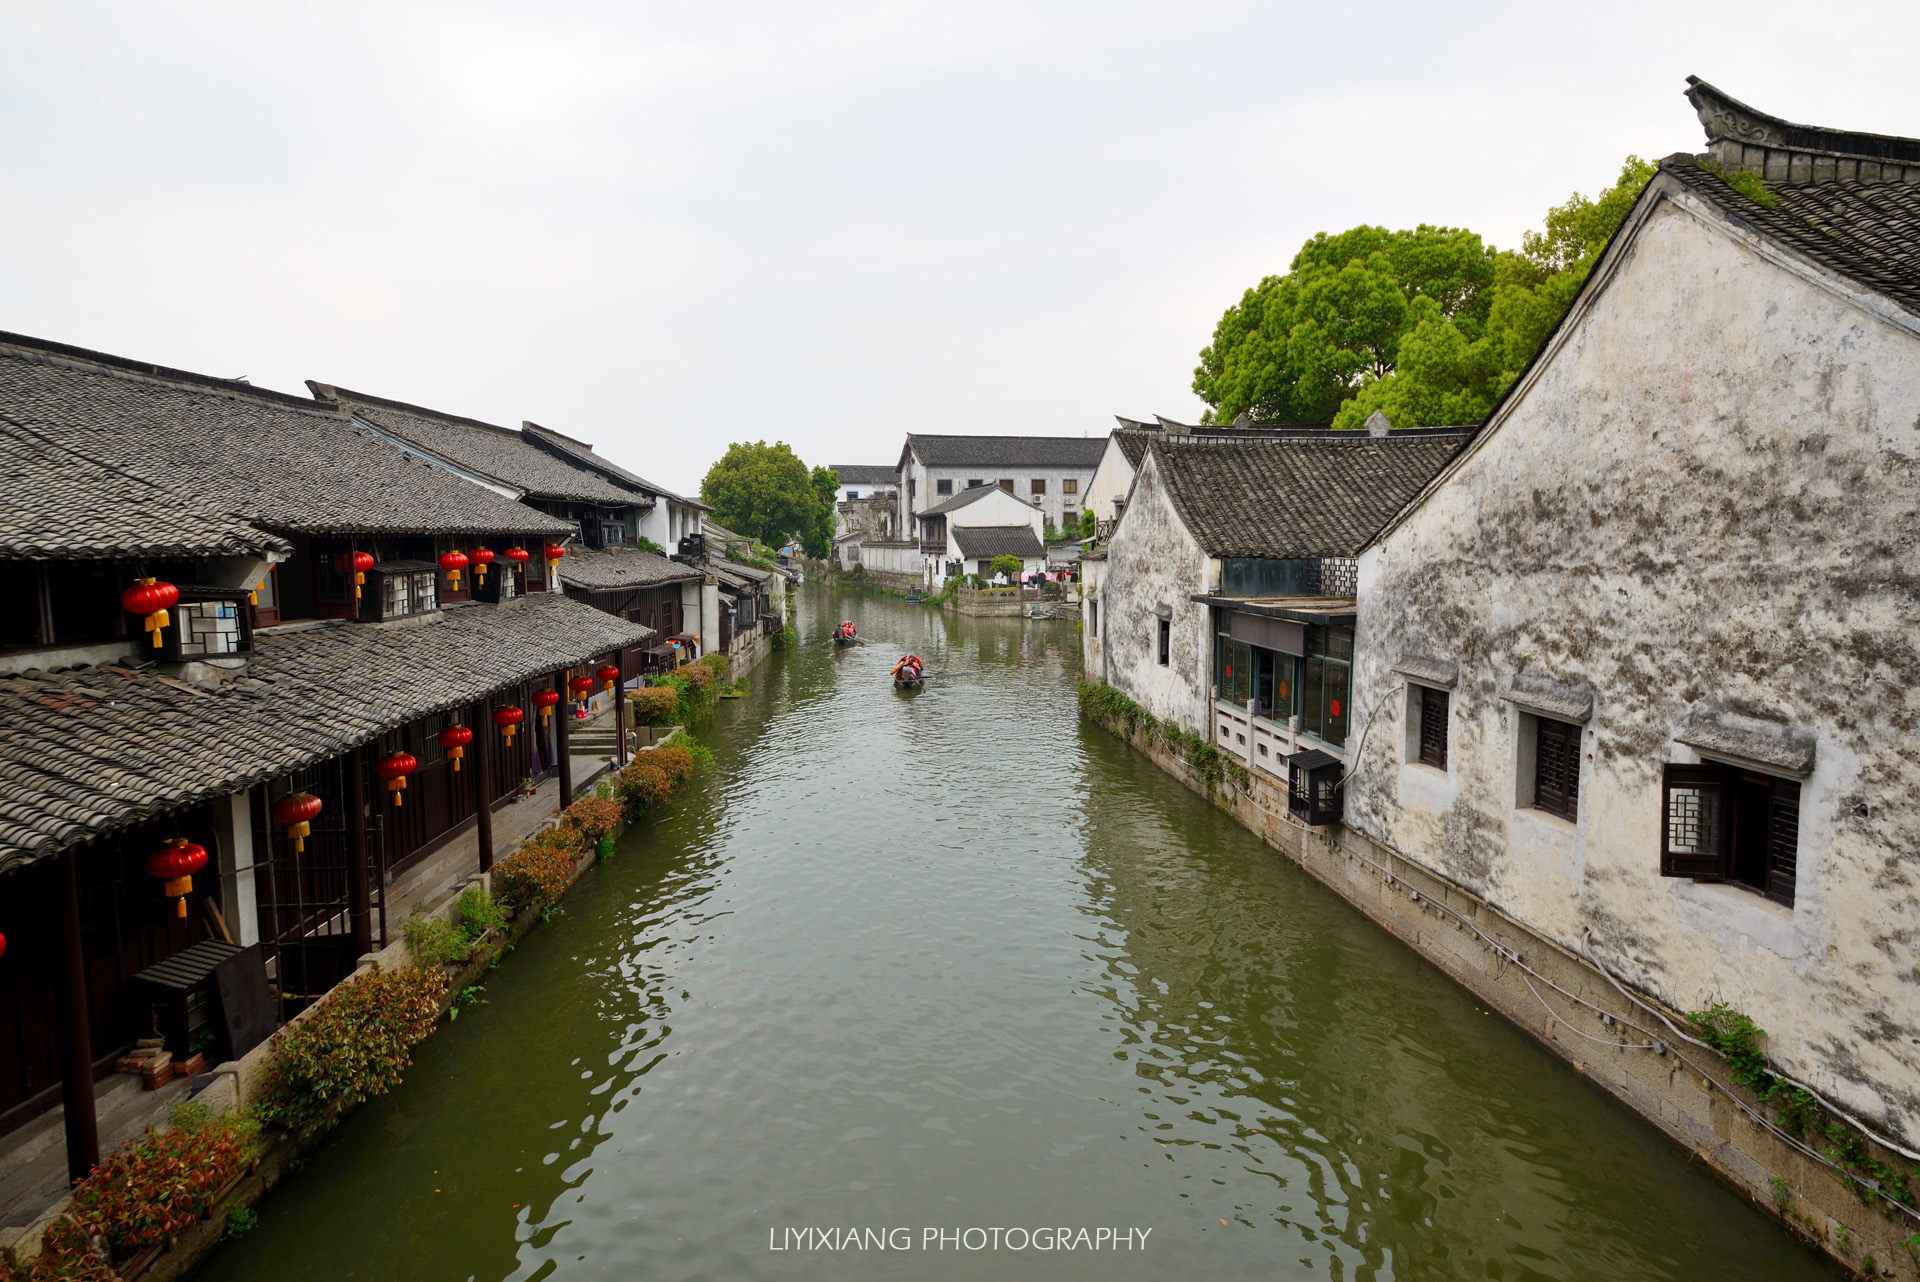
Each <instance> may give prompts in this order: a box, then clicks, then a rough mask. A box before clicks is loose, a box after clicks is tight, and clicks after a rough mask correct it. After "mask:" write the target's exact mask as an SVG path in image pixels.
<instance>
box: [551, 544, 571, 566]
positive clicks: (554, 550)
mask: <svg viewBox="0 0 1920 1282" xmlns="http://www.w3.org/2000/svg"><path fill="white" fill-rule="evenodd" d="M546 553H547V568H548V569H549V570H551V569H552V568H553V567H554V566H556V565H558V564H560V558H561V557H563V556H565V555H566V554H567V550H566V549H565V548H563V547H561V546H560V545H559V544H558V543H549V544H547V547H546Z"/></svg>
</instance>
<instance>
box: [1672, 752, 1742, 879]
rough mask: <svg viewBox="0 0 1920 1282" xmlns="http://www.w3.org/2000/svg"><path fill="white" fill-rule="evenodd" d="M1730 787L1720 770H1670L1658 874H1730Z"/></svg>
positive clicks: (1699, 768)
mask: <svg viewBox="0 0 1920 1282" xmlns="http://www.w3.org/2000/svg"><path fill="white" fill-rule="evenodd" d="M1726 798H1727V789H1726V782H1725V774H1724V772H1723V771H1722V770H1721V769H1720V767H1718V766H1675V765H1670V766H1668V767H1667V776H1666V786H1665V789H1664V796H1663V798H1662V805H1661V808H1660V875H1661V876H1662V877H1724V876H1726V875H1727V835H1728V834H1727V807H1726Z"/></svg>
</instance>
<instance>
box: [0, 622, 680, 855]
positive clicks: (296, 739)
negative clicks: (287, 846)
mask: <svg viewBox="0 0 1920 1282" xmlns="http://www.w3.org/2000/svg"><path fill="white" fill-rule="evenodd" d="M651 635H652V632H651V631H650V630H649V629H647V628H644V627H641V626H640V625H638V624H635V623H629V622H627V621H626V620H624V619H621V618H618V617H616V616H614V615H611V614H606V613H603V612H601V611H599V610H596V609H594V608H593V607H592V606H589V605H584V604H582V603H580V602H578V601H570V600H568V599H567V598H565V597H563V596H561V595H559V594H557V593H533V594H531V595H529V596H527V597H523V598H521V599H519V600H517V601H513V602H510V603H508V604H505V605H498V606H491V605H471V604H469V605H458V606H452V607H449V608H448V609H447V610H446V611H445V612H444V614H443V615H441V616H440V617H439V619H438V621H437V622H432V623H427V624H423V625H422V624H412V625H410V626H394V625H379V624H365V623H334V624H323V625H320V626H318V627H313V628H308V629H305V630H301V631H289V632H270V633H267V634H263V635H261V636H259V637H258V639H257V642H256V644H257V647H258V652H257V654H256V655H255V657H254V658H253V660H252V661H251V662H250V663H249V664H248V666H247V669H246V672H245V674H244V676H242V677H241V678H240V679H238V680H236V681H233V682H230V683H228V684H224V685H221V686H219V687H216V688H214V689H211V690H201V689H198V688H195V687H191V686H185V685H182V684H181V683H179V682H174V681H169V680H167V679H163V678H162V677H160V676H159V675H158V674H157V672H156V670H155V669H154V668H153V667H152V666H150V665H149V666H142V667H139V668H122V667H117V666H100V667H87V668H74V669H69V670H67V671H65V672H57V673H45V672H33V673H28V674H25V675H22V676H13V677H0V872H4V871H6V870H7V869H8V868H9V867H12V866H14V865H16V864H20V863H23V862H26V861H28V860H32V859H36V858H41V857H44V856H47V855H51V854H56V853H58V852H59V851H61V850H63V849H65V848H67V847H69V846H71V845H74V844H75V843H77V842H80V841H84V840H86V839H88V838H91V837H96V836H99V835H101V834H103V833H108V832H113V831H116V830H118V829H121V828H125V827H127V826H129V825H132V824H135V823H138V822H140V821H142V820H144V819H148V818H151V817H153V816H155V815H160V814H164V813H166V812H167V811H170V810H173V809H176V808H178V807H180V806H185V805H191V804H193V803H195V802H199V801H204V800H207V799H209V798H213V797H219V796H224V795H226V794H228V793H231V792H236V791H238V790H240V789H242V788H245V787H249V786H251V785H253V784H258V783H262V782H265V781H267V780H270V779H274V778H277V777H279V776H280V775H283V774H285V773H287V772H288V771H291V770H297V769H300V768H302V767H305V766H309V765H312V764H314V763H315V762H318V761H322V760H325V759H326V758H328V757H332V756H335V755H337V754H339V753H340V752H343V751H345V750H346V749H348V748H351V747H354V746H356V745H358V744H362V743H365V742H367V741H368V740H370V739H372V738H373V737H375V736H376V735H378V734H380V733H382V732H383V731H385V730H388V729H391V728H393V727H395V726H399V725H403V724H405V723H407V722H409V721H412V720H414V719H415V718H417V717H423V716H427V715H429V714H432V713H436V712H444V711H446V710H448V709H450V708H455V707H459V706H462V705H465V704H469V703H472V702H474V701H476V700H478V699H482V698H485V697H487V696H488V695H491V694H492V693H493V692H495V691H497V690H500V689H503V688H505V687H507V686H511V685H515V684H517V683H519V682H521V681H524V680H527V679H529V678H532V677H538V676H541V675H543V674H546V673H550V672H553V671H555V670H557V669H559V668H562V667H567V666H572V665H575V664H580V663H585V662H587V661H589V660H591V659H594V658H597V657H599V656H600V655H603V654H606V653H608V652H609V651H612V650H615V649H620V648H625V647H627V646H632V645H638V644H640V643H641V642H642V641H644V640H646V639H647V638H648V637H649V636H651ZM489 729H490V728H489Z"/></svg>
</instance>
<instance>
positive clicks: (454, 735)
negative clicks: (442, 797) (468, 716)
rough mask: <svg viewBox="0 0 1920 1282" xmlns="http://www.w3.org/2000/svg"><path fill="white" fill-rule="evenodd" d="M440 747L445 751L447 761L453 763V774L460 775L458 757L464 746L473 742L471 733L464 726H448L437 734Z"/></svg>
mask: <svg viewBox="0 0 1920 1282" xmlns="http://www.w3.org/2000/svg"><path fill="white" fill-rule="evenodd" d="M439 739H440V746H441V747H442V748H445V749H446V750H447V759H448V760H449V761H451V762H453V772H454V773H455V774H459V773H460V757H461V754H462V753H463V752H464V751H465V749H466V746H467V745H468V744H470V743H472V742H473V731H471V730H469V729H467V728H466V727H465V726H448V727H447V728H446V729H445V730H442V731H441V732H440V734H439Z"/></svg>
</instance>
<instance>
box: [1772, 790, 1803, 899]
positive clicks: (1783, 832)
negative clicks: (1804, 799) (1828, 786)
mask: <svg viewBox="0 0 1920 1282" xmlns="http://www.w3.org/2000/svg"><path fill="white" fill-rule="evenodd" d="M1772 792H1773V796H1772V798H1771V799H1770V800H1769V802H1768V803H1767V898H1768V899H1771V900H1774V901H1775V902H1777V903H1782V904H1785V905H1786V906H1787V907H1789V908H1791V907H1793V884H1794V874H1795V872H1796V871H1797V870H1798V868H1799V857H1800V785H1799V784H1797V783H1795V782H1793V781H1792V780H1791V779H1775V780H1774V781H1773V789H1772Z"/></svg>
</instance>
